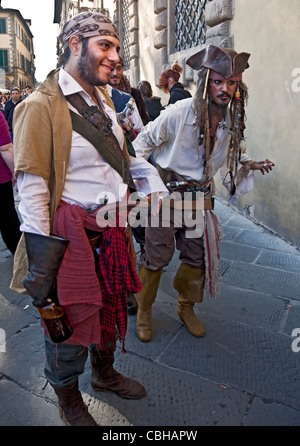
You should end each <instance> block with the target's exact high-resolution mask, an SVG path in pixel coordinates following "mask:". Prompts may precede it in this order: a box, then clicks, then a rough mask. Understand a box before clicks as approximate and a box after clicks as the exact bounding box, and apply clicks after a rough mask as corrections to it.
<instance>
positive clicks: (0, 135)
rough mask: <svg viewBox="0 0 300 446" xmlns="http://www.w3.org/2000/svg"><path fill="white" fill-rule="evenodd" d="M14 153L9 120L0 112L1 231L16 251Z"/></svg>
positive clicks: (17, 226)
mask: <svg viewBox="0 0 300 446" xmlns="http://www.w3.org/2000/svg"><path fill="white" fill-rule="evenodd" d="M13 171H14V153H13V145H12V142H11V139H10V135H9V130H8V125H7V122H6V120H5V118H4V115H3V114H2V113H0V206H1V212H0V232H1V235H2V238H3V241H4V243H5V244H6V246H7V248H8V249H9V250H10V252H11V253H12V254H14V253H15V251H16V248H17V245H18V242H19V239H20V237H21V232H20V224H21V223H20V221H19V217H18V214H17V211H16V208H15V200H14V193H13V182H14V179H13Z"/></svg>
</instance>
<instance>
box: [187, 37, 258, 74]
mask: <svg viewBox="0 0 300 446" xmlns="http://www.w3.org/2000/svg"><path fill="white" fill-rule="evenodd" d="M249 57H250V54H249V53H237V52H236V51H234V50H232V49H231V48H219V47H217V46H214V45H208V46H207V47H206V48H204V49H203V50H201V51H199V52H198V53H196V54H194V55H193V56H191V57H190V58H189V59H188V60H187V61H186V63H187V65H189V66H190V67H191V68H193V69H194V70H200V68H202V67H205V68H210V69H211V70H213V71H216V72H217V73H219V74H221V76H223V77H224V78H225V79H228V78H230V77H234V76H238V75H240V74H242V73H243V71H245V69H246V68H248V67H249V64H248V59H249Z"/></svg>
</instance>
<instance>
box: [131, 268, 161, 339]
mask: <svg viewBox="0 0 300 446" xmlns="http://www.w3.org/2000/svg"><path fill="white" fill-rule="evenodd" d="M161 273H162V270H161V269H159V270H156V271H152V270H150V269H147V268H144V267H141V269H140V272H139V278H140V281H141V283H142V285H143V288H142V290H141V291H140V292H139V293H138V294H137V295H136V299H137V303H138V311H137V318H136V333H137V335H138V337H139V339H140V340H141V341H143V342H149V341H150V340H151V337H152V323H151V319H152V305H153V303H154V301H155V298H156V293H157V290H158V285H159V281H160V276H161Z"/></svg>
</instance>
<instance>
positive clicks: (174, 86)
mask: <svg viewBox="0 0 300 446" xmlns="http://www.w3.org/2000/svg"><path fill="white" fill-rule="evenodd" d="M181 73H182V67H181V66H180V65H178V63H175V64H174V65H173V66H172V68H171V69H168V70H165V71H163V72H162V73H161V75H160V76H159V79H158V83H159V86H160V87H161V88H162V89H163V91H164V92H165V93H169V95H170V99H169V102H168V105H170V104H175V102H177V101H181V100H182V99H186V98H190V97H191V93H190V92H189V91H188V90H185V89H184V87H183V85H182V84H181V83H180V82H179V78H180V75H181Z"/></svg>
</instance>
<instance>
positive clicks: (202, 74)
mask: <svg viewBox="0 0 300 446" xmlns="http://www.w3.org/2000/svg"><path fill="white" fill-rule="evenodd" d="M206 77H207V68H201V69H200V70H199V72H198V81H197V90H196V93H195V96H194V100H193V109H194V112H195V115H196V129H199V145H202V143H203V139H204V135H205V120H206V116H205V100H204V99H203V94H204V89H205V82H206Z"/></svg>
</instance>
